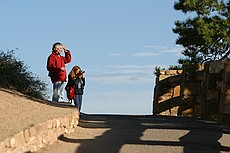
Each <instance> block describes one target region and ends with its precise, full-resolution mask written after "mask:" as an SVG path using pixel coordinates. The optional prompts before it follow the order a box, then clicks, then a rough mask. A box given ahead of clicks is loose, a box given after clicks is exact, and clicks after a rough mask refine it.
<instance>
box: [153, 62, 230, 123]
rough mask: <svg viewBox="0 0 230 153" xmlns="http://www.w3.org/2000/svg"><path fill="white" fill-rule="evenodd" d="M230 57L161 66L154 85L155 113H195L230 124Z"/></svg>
mask: <svg viewBox="0 0 230 153" xmlns="http://www.w3.org/2000/svg"><path fill="white" fill-rule="evenodd" d="M229 76H230V61H228V60H223V61H216V62H207V63H205V64H203V65H183V66H182V70H161V71H160V73H159V74H157V77H156V85H155V88H154V100H153V114H158V115H170V116H191V117H196V118H203V119H206V120H212V121H218V122H221V123H223V124H228V125H230V77H229Z"/></svg>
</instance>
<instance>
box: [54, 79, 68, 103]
mask: <svg viewBox="0 0 230 153" xmlns="http://www.w3.org/2000/svg"><path fill="white" fill-rule="evenodd" d="M64 87H65V84H64V82H61V81H59V82H54V83H53V97H52V101H56V102H59V101H60V99H62V100H63V97H64V96H63V95H64Z"/></svg>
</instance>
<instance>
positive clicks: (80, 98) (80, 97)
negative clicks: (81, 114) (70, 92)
mask: <svg viewBox="0 0 230 153" xmlns="http://www.w3.org/2000/svg"><path fill="white" fill-rule="evenodd" d="M78 100H79V105H78V106H79V111H80V110H81V105H82V95H78Z"/></svg>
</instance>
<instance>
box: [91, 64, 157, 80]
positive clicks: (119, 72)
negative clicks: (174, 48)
mask: <svg viewBox="0 0 230 153" xmlns="http://www.w3.org/2000/svg"><path fill="white" fill-rule="evenodd" d="M94 72H96V71H94ZM153 72H154V65H143V66H142V65H110V66H108V67H107V68H106V69H105V70H103V71H97V73H92V74H90V75H89V76H87V78H88V80H90V81H96V82H102V83H105V84H138V83H151V84H153V80H154V77H155V75H154V73H153Z"/></svg>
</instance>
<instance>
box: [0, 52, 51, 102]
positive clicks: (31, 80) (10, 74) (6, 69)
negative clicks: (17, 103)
mask: <svg viewBox="0 0 230 153" xmlns="http://www.w3.org/2000/svg"><path fill="white" fill-rule="evenodd" d="M14 55H15V50H8V51H7V52H3V51H2V50H1V51H0V74H1V75H0V86H1V87H4V88H10V89H15V90H17V91H19V92H21V93H23V94H26V95H29V96H32V97H35V98H39V99H46V94H45V92H46V91H47V84H45V83H44V82H43V81H41V80H40V79H39V77H38V76H36V75H34V74H33V73H32V72H29V71H28V66H27V65H25V64H24V62H23V61H21V60H19V59H18V58H16V57H15V56H14Z"/></svg>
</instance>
